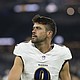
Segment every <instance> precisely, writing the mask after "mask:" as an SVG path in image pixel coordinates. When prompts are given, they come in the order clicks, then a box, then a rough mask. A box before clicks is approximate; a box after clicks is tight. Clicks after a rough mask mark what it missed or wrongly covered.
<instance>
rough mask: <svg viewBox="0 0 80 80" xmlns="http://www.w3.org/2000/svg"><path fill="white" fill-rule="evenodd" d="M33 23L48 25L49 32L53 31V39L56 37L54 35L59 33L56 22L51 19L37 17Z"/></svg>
mask: <svg viewBox="0 0 80 80" xmlns="http://www.w3.org/2000/svg"><path fill="white" fill-rule="evenodd" d="M32 21H33V23H39V24H43V25H48V27H47V30H51V31H53V35H52V37H54V35H55V34H56V32H57V27H56V23H55V21H54V20H53V19H51V18H49V17H45V16H40V15H35V16H34V17H33V19H32Z"/></svg>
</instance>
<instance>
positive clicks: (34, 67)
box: [13, 41, 72, 80]
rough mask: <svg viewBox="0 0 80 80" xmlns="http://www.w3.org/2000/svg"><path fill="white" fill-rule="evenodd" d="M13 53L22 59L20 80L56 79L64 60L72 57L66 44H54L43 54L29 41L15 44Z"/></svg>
mask: <svg viewBox="0 0 80 80" xmlns="http://www.w3.org/2000/svg"><path fill="white" fill-rule="evenodd" d="M13 53H14V54H15V55H17V56H21V58H22V60H23V64H24V71H23V73H22V75H21V80H58V78H59V72H60V70H61V68H62V66H63V64H64V62H65V61H66V60H70V59H71V58H72V55H71V52H70V50H69V48H67V47H66V46H59V45H57V44H54V47H53V49H52V50H50V51H49V52H47V53H45V54H43V53H42V52H41V51H39V50H38V49H37V48H36V47H35V46H34V44H33V43H31V41H29V42H28V43H25V42H22V43H19V44H17V45H16V46H15V49H14V52H13Z"/></svg>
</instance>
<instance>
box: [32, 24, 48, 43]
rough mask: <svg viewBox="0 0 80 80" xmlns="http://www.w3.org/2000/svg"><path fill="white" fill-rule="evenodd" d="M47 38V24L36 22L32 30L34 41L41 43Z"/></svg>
mask: <svg viewBox="0 0 80 80" xmlns="http://www.w3.org/2000/svg"><path fill="white" fill-rule="evenodd" d="M46 39H47V31H46V28H45V25H42V24H39V23H34V25H33V30H32V42H33V43H39V42H43V41H45V40H46Z"/></svg>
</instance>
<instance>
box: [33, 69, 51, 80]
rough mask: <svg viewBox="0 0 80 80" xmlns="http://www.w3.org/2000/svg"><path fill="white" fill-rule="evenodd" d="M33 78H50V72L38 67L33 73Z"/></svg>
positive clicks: (36, 79) (41, 79)
mask: <svg viewBox="0 0 80 80" xmlns="http://www.w3.org/2000/svg"><path fill="white" fill-rule="evenodd" d="M34 80H50V73H49V71H48V70H46V69H45V68H39V69H37V70H36V72H35V74H34Z"/></svg>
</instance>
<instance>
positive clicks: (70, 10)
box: [67, 7, 75, 16]
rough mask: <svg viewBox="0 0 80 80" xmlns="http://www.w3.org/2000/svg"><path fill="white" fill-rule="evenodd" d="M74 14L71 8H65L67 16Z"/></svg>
mask: <svg viewBox="0 0 80 80" xmlns="http://www.w3.org/2000/svg"><path fill="white" fill-rule="evenodd" d="M74 13H75V10H74V8H72V7H69V8H67V14H68V15H71V16H72V15H74Z"/></svg>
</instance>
